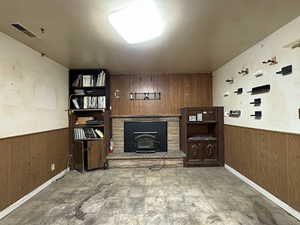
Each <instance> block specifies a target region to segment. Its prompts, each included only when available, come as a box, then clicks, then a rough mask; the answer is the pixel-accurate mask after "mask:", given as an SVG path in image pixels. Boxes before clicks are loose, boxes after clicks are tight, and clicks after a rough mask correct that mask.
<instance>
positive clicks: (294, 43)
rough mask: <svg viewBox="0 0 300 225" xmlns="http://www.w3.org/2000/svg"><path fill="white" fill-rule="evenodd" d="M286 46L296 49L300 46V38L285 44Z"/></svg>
mask: <svg viewBox="0 0 300 225" xmlns="http://www.w3.org/2000/svg"><path fill="white" fill-rule="evenodd" d="M283 47H284V48H290V49H295V48H300V39H298V40H296V41H293V42H291V43H289V44H287V45H285V46H283Z"/></svg>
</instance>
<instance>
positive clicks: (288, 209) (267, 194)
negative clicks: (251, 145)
mask: <svg viewBox="0 0 300 225" xmlns="http://www.w3.org/2000/svg"><path fill="white" fill-rule="evenodd" d="M225 168H226V169H227V170H228V171H229V172H231V173H232V174H234V175H235V176H237V177H238V178H240V179H241V180H242V181H244V182H245V183H247V184H248V185H250V186H251V187H252V188H254V189H255V190H257V191H258V192H259V193H261V194H262V195H264V196H265V197H266V198H268V199H269V200H271V201H272V202H274V203H275V204H276V205H278V206H279V207H280V208H282V209H284V210H285V211H286V212H287V213H289V214H291V215H292V216H294V217H295V218H297V219H298V220H300V212H298V211H297V210H296V209H294V208H292V207H291V206H289V205H288V204H286V203H285V202H283V201H281V200H280V199H279V198H277V197H275V196H274V195H272V194H271V193H270V192H268V191H267V190H265V189H263V188H262V187H260V186H259V185H257V184H256V183H254V182H253V181H251V180H249V179H248V178H247V177H245V176H244V175H242V174H241V173H239V172H238V171H236V170H235V169H233V168H231V167H230V166H228V165H227V164H225Z"/></svg>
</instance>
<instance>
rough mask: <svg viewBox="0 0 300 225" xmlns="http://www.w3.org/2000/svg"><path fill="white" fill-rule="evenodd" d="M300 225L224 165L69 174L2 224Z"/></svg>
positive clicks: (0, 223) (0, 224)
mask: <svg viewBox="0 0 300 225" xmlns="http://www.w3.org/2000/svg"><path fill="white" fill-rule="evenodd" d="M15 224H18V225H29V224H30V225H66V224H68V225H93V224H107V225H144V224H147V225H148V224H149V225H150V224H151V225H208V224H213V225H256V224H257V225H258V224H263V225H300V222H299V221H297V220H296V219H295V218H293V217H291V216H290V215H288V214H287V213H286V212H285V211H284V210H282V209H280V208H279V207H277V206H276V205H274V204H273V203H272V202H271V201H269V200H267V199H265V198H264V197H263V196H262V195H260V194H259V193H257V192H256V191H255V190H253V189H252V188H250V187H249V186H248V185H247V184H245V183H243V182H242V181H240V180H239V179H238V178H236V177H235V176H234V175H232V174H230V173H229V172H228V171H226V170H225V169H224V168H168V169H162V170H160V171H157V170H156V171H151V170H149V169H111V170H106V171H94V172H89V173H86V174H83V175H81V174H79V173H77V172H74V171H73V172H70V173H68V174H67V175H66V176H65V177H64V178H63V179H61V180H59V181H57V182H56V183H54V184H52V185H50V186H49V187H48V188H46V189H45V190H44V191H42V192H41V193H39V194H38V195H36V196H35V197H34V198H32V199H31V200H30V201H28V202H27V203H25V204H24V205H22V206H21V207H20V208H18V209H17V210H16V211H14V212H13V213H11V214H10V215H9V216H7V217H6V218H4V219H3V220H1V221H0V225H15Z"/></svg>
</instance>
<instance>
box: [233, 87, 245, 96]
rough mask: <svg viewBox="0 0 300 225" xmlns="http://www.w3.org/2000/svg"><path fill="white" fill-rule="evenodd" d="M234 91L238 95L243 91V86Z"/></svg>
mask: <svg viewBox="0 0 300 225" xmlns="http://www.w3.org/2000/svg"><path fill="white" fill-rule="evenodd" d="M234 93H236V94H238V95H240V94H242V93H243V88H238V89H237V90H236V91H235V92H234Z"/></svg>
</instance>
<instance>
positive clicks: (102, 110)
mask: <svg viewBox="0 0 300 225" xmlns="http://www.w3.org/2000/svg"><path fill="white" fill-rule="evenodd" d="M105 110H106V109H69V111H73V112H89V111H101V112H104V111H105Z"/></svg>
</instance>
